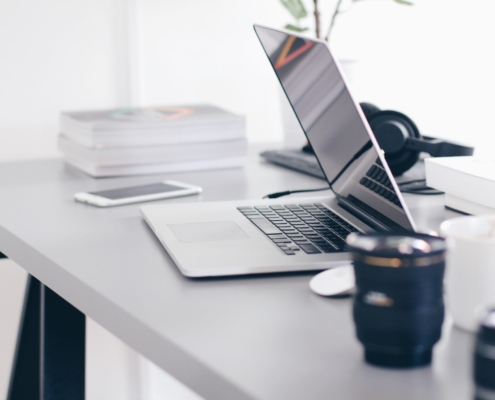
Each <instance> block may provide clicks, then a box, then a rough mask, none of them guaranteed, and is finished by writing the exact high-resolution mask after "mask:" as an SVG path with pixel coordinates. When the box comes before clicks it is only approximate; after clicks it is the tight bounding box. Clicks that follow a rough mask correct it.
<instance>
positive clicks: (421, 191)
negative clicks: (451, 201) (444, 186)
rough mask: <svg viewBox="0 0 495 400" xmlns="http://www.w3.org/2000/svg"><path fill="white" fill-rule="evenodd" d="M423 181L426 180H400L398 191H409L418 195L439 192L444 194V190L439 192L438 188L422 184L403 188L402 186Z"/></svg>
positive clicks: (435, 194)
mask: <svg viewBox="0 0 495 400" xmlns="http://www.w3.org/2000/svg"><path fill="white" fill-rule="evenodd" d="M420 182H422V183H424V182H426V179H414V180H412V181H406V182H400V183H398V185H399V188H400V191H401V192H402V193H409V194H419V195H423V194H424V195H426V196H437V195H440V194H444V192H441V191H439V190H435V189H433V188H431V187H429V186H426V185H423V186H417V187H414V186H413V187H410V188H407V189H406V188H403V187H404V186H407V185H411V184H414V183H420Z"/></svg>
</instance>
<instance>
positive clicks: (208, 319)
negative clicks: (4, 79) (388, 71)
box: [0, 146, 473, 400]
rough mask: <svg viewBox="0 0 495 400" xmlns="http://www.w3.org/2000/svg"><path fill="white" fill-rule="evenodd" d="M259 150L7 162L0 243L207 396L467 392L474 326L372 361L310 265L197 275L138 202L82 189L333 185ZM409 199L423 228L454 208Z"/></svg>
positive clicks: (214, 192) (225, 192)
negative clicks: (233, 159)
mask: <svg viewBox="0 0 495 400" xmlns="http://www.w3.org/2000/svg"><path fill="white" fill-rule="evenodd" d="M259 150H261V148H260V147H259V146H258V147H257V148H255V149H253V152H252V154H251V157H250V160H249V163H248V165H247V166H246V168H245V169H232V170H220V171H203V172H190V173H181V174H169V175H166V176H156V175H155V176H145V177H129V178H118V179H101V180H94V179H91V178H89V177H87V176H85V175H83V174H82V173H79V172H77V171H75V170H73V169H70V168H69V167H66V166H65V165H64V164H63V162H62V161H59V160H53V161H37V162H19V163H9V164H0V188H1V195H0V252H3V253H5V254H6V255H7V256H8V257H10V258H12V259H13V260H14V261H15V262H17V263H18V264H19V265H20V266H22V267H23V268H24V269H26V271H27V272H29V273H30V274H31V275H32V276H34V277H35V278H37V279H39V280H40V281H41V282H42V283H43V284H44V285H46V286H47V287H49V288H50V289H52V290H53V291H54V292H56V293H57V294H58V295H60V296H61V297H62V298H63V299H65V300H66V301H68V302H69V303H70V304H72V305H73V306H74V307H76V308H77V309H79V310H80V311H81V312H82V313H84V314H86V315H87V316H89V317H91V318H92V319H94V320H95V321H96V322H98V323H99V324H101V325H102V326H103V327H105V328H106V329H108V330H109V331H110V332H112V333H113V334H115V335H116V336H117V337H119V338H120V339H122V340H123V341H125V342H126V343H128V344H129V345H130V346H131V347H133V348H135V349H136V350H137V351H139V352H141V353H142V354H143V355H144V356H146V357H148V358H149V359H151V360H152V361H153V362H155V363H156V364H157V365H158V366H160V367H161V368H163V369H164V370H166V371H167V372H168V373H170V374H171V375H173V376H175V377H176V378H177V379H179V380H180V381H182V382H183V383H184V384H185V385H187V386H189V387H190V388H192V389H193V390H194V391H196V392H197V393H199V394H200V395H201V396H203V397H205V398H206V399H212V400H220V399H226V400H233V399H235V400H241V399H260V400H261V399H263V400H269V399H270V400H275V399H280V400H289V399H339V400H346V399H356V400H357V399H396V398H400V399H403V400H405V399H419V398H421V399H423V400H426V399H435V400H440V399H445V400H452V399H457V398H464V399H465V398H469V397H470V396H471V372H470V369H471V353H472V349H471V346H472V341H473V337H472V336H471V335H469V334H467V333H463V332H461V331H458V330H457V329H452V328H451V326H450V324H449V323H446V326H445V328H444V333H443V337H442V340H441V342H440V343H439V344H438V345H437V346H436V348H435V351H434V361H433V364H432V365H431V366H430V367H426V368H421V369H416V370H409V371H400V370H387V369H381V368H375V367H371V366H368V365H366V364H365V363H364V362H363V353H362V347H361V345H360V344H359V343H358V341H357V340H356V339H355V337H354V326H353V322H352V319H351V304H352V301H351V300H350V299H340V300H330V299H325V298H321V297H318V296H316V295H314V294H313V293H311V292H310V290H309V287H308V282H309V280H310V278H311V277H312V275H313V274H312V273H299V274H298V273H296V274H278V275H270V276H248V277H237V278H219V279H200V280H191V279H187V278H184V277H183V276H182V275H181V274H180V273H179V271H178V270H177V268H176V267H175V265H174V263H173V262H172V260H171V259H170V257H169V256H168V254H167V253H166V251H165V250H164V249H163V247H162V246H161V245H160V243H159V242H158V240H156V238H155V236H154V235H153V233H152V232H151V231H150V230H149V228H148V227H147V225H146V224H145V222H144V221H143V220H142V218H141V216H140V213H139V205H129V206H123V207H116V208H111V209H98V208H95V207H91V206H88V205H83V204H79V203H75V202H74V201H73V197H72V196H73V194H74V193H75V192H78V191H85V190H98V189H104V188H112V187H119V186H127V185H134V184H145V183H151V182H156V181H159V180H161V179H165V178H169V179H175V180H179V181H184V182H187V183H190V184H195V185H199V186H201V187H203V189H204V192H203V194H202V195H201V196H198V197H187V198H182V199H174V200H165V201H163V202H164V203H165V202H171V201H174V202H196V201H213V200H229V199H249V198H260V197H262V196H263V195H265V194H267V193H270V192H275V191H280V190H286V189H302V188H315V187H322V186H324V182H322V181H320V180H318V179H316V178H311V177H308V176H305V175H302V174H299V173H297V172H292V171H289V170H286V169H283V168H280V167H277V166H273V165H268V164H263V163H260V162H259V160H258V158H257V153H258V151H259ZM406 199H407V201H408V203H409V204H410V207H411V211H412V214H413V216H414V218H415V219H416V221H417V224H418V226H419V227H420V228H421V229H436V228H437V227H438V225H439V223H440V222H441V221H442V220H443V219H445V218H447V217H451V216H454V215H456V214H455V213H453V212H450V211H446V210H445V209H444V208H443V198H442V196H433V197H432V196H412V195H406ZM26 400H27V399H26Z"/></svg>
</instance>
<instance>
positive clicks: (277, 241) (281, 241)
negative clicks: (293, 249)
mask: <svg viewBox="0 0 495 400" xmlns="http://www.w3.org/2000/svg"><path fill="white" fill-rule="evenodd" d="M270 239H271V238H270ZM272 240H273V242H274V243H277V244H278V243H292V241H291V240H290V239H272Z"/></svg>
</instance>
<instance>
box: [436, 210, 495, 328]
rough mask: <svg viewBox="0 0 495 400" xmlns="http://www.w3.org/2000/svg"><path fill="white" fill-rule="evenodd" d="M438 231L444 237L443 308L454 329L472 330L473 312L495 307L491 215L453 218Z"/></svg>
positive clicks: (494, 239) (494, 235)
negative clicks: (445, 241) (489, 305)
mask: <svg viewBox="0 0 495 400" xmlns="http://www.w3.org/2000/svg"><path fill="white" fill-rule="evenodd" d="M440 230H441V232H442V235H443V236H444V237H445V238H447V263H446V272H445V290H446V302H447V308H448V310H449V312H450V314H451V315H452V318H453V319H454V323H455V324H456V325H457V326H458V327H460V328H462V329H464V330H468V331H471V332H473V331H476V330H477V327H478V320H477V317H476V310H479V309H480V307H483V306H485V305H488V304H495V215H491V216H466V217H459V218H454V219H451V220H448V221H445V222H444V223H443V224H442V225H441V226H440Z"/></svg>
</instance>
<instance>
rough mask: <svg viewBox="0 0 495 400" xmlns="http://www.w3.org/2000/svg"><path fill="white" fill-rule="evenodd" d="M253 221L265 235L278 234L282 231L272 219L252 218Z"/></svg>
mask: <svg viewBox="0 0 495 400" xmlns="http://www.w3.org/2000/svg"><path fill="white" fill-rule="evenodd" d="M251 222H252V223H253V224H255V225H256V226H257V227H258V228H259V229H260V230H261V231H262V232H263V233H264V234H265V235H277V234H281V233H282V231H281V230H280V229H278V228H277V227H276V226H275V225H273V224H272V223H271V222H270V221H268V220H267V219H264V218H256V219H251Z"/></svg>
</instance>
